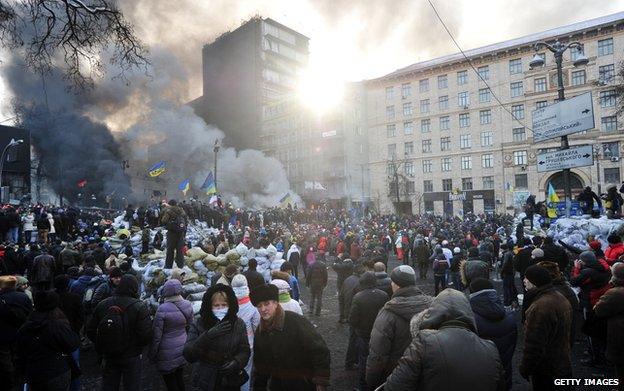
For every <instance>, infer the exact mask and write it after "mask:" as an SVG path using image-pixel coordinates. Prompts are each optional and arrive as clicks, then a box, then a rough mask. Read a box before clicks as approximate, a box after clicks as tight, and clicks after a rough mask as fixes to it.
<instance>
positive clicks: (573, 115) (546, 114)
mask: <svg viewBox="0 0 624 391" xmlns="http://www.w3.org/2000/svg"><path fill="white" fill-rule="evenodd" d="M532 115H533V141H534V142H540V141H544V140H548V139H551V138H555V137H560V136H565V135H566V134H573V133H578V132H582V131H584V130H590V129H593V128H594V127H595V123H594V107H593V105H592V96H591V92H587V93H585V94H581V95H579V96H575V97H574V98H570V99H566V100H564V101H561V102H559V103H555V104H553V105H550V106H546V107H544V108H541V109H537V110H535V111H533V113H532Z"/></svg>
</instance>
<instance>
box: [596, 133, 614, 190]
mask: <svg viewBox="0 0 624 391" xmlns="http://www.w3.org/2000/svg"><path fill="white" fill-rule="evenodd" d="M602 153H603V155H604V156H608V154H610V153H611V150H610V149H609V148H608V147H606V148H605V149H604V151H603V152H602ZM594 159H596V173H597V179H598V196H599V197H600V195H601V194H602V183H601V180H600V145H594Z"/></svg>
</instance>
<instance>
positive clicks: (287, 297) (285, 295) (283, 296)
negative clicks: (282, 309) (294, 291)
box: [279, 292, 290, 303]
mask: <svg viewBox="0 0 624 391" xmlns="http://www.w3.org/2000/svg"><path fill="white" fill-rule="evenodd" d="M289 301H290V293H288V292H284V293H280V294H279V302H280V303H288V302H289Z"/></svg>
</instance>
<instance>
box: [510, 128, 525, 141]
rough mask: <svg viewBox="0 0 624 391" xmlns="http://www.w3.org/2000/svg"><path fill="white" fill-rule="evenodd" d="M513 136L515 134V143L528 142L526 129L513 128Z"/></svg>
mask: <svg viewBox="0 0 624 391" xmlns="http://www.w3.org/2000/svg"><path fill="white" fill-rule="evenodd" d="M512 134H513V141H524V140H526V131H525V130H524V127H522V128H513V130H512Z"/></svg>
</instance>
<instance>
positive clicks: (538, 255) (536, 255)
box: [531, 248, 544, 259]
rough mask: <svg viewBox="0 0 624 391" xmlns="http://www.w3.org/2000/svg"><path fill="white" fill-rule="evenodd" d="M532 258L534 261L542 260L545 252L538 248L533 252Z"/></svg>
mask: <svg viewBox="0 0 624 391" xmlns="http://www.w3.org/2000/svg"><path fill="white" fill-rule="evenodd" d="M531 258H533V259H542V258H544V250H542V249H541V248H536V249H533V251H531Z"/></svg>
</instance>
